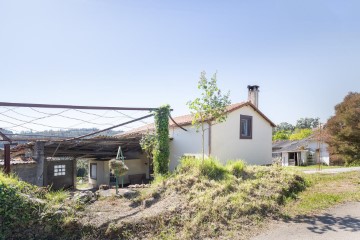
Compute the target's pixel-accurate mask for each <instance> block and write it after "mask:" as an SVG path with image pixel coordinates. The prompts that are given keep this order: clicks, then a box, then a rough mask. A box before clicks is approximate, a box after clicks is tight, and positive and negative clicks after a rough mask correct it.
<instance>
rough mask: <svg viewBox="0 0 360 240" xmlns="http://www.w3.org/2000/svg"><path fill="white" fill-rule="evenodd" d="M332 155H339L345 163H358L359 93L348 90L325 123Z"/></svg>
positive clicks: (359, 131)
mask: <svg viewBox="0 0 360 240" xmlns="http://www.w3.org/2000/svg"><path fill="white" fill-rule="evenodd" d="M325 129H326V132H327V133H328V135H329V136H328V137H327V138H326V139H325V141H326V142H327V143H328V144H329V152H330V155H331V156H332V157H340V158H342V159H344V160H345V162H346V164H347V165H357V164H360V93H355V92H350V93H349V94H348V95H347V96H346V97H345V98H344V100H343V102H341V103H339V104H338V105H336V106H335V116H333V117H331V118H330V119H329V120H328V122H327V123H326V127H325Z"/></svg>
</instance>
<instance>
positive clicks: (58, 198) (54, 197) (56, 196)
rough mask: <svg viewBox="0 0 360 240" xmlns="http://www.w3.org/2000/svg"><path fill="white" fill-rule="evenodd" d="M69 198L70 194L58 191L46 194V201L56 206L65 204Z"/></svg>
mask: <svg viewBox="0 0 360 240" xmlns="http://www.w3.org/2000/svg"><path fill="white" fill-rule="evenodd" d="M68 197H69V192H67V191H63V190H58V191H50V192H47V193H46V194H45V198H46V200H48V201H49V202H52V203H54V204H59V203H62V202H64V201H65V200H66V199H67V198H68Z"/></svg>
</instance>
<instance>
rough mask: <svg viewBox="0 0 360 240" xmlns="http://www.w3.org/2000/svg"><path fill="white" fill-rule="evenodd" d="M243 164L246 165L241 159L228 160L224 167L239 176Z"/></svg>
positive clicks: (241, 174)
mask: <svg viewBox="0 0 360 240" xmlns="http://www.w3.org/2000/svg"><path fill="white" fill-rule="evenodd" d="M245 166H246V163H245V162H244V161H242V160H238V161H229V162H228V163H227V164H226V168H227V169H228V171H229V172H230V173H231V174H232V175H234V176H235V177H237V178H240V177H242V176H243V173H244V170H245Z"/></svg>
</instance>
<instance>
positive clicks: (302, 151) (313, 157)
mask: <svg viewBox="0 0 360 240" xmlns="http://www.w3.org/2000/svg"><path fill="white" fill-rule="evenodd" d="M327 148H328V145H327V144H326V143H324V142H319V141H317V140H316V139H315V138H314V136H313V135H312V136H309V137H307V138H305V139H302V140H295V141H290V140H286V141H278V142H274V143H273V153H272V156H273V160H274V161H276V160H281V165H282V166H301V165H312V164H317V163H321V164H326V165H329V164H330V157H329V152H328V150H327Z"/></svg>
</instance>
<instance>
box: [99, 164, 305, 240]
mask: <svg viewBox="0 0 360 240" xmlns="http://www.w3.org/2000/svg"><path fill="white" fill-rule="evenodd" d="M305 185H306V183H305V181H304V179H303V178H301V177H300V176H299V175H297V174H296V173H292V172H288V171H286V170H284V169H282V168H279V167H259V166H258V167H255V166H245V164H244V163H243V162H241V161H238V162H233V163H231V164H228V165H227V166H222V165H221V164H219V163H218V162H216V161H215V160H213V159H209V160H205V162H204V163H201V161H200V160H194V159H191V158H189V159H184V160H183V161H182V163H181V166H180V168H179V169H178V171H177V172H176V173H174V174H173V175H171V176H168V177H166V178H158V179H157V180H156V182H155V183H154V184H153V185H152V188H151V189H148V190H147V191H145V192H144V193H143V194H142V195H141V196H140V197H139V198H138V199H135V200H134V201H135V202H136V201H138V202H144V201H147V200H148V199H152V198H157V199H158V200H157V204H159V203H160V202H162V201H170V200H169V199H172V201H173V200H174V198H177V199H178V200H177V201H178V205H177V207H176V208H174V209H172V210H170V211H168V212H165V213H163V214H162V215H160V216H159V215H158V216H155V217H147V218H146V220H144V221H142V222H137V223H133V222H132V223H129V224H124V219H122V220H121V221H118V222H112V223H111V225H109V227H108V229H107V230H106V233H107V236H112V237H114V238H116V237H119V238H134V237H138V238H144V237H147V238H153V239H202V238H218V237H222V238H227V239H234V238H236V239H245V238H247V237H248V234H249V233H250V232H251V231H250V230H251V229H252V226H255V225H257V224H258V223H260V222H262V221H263V219H264V218H267V217H272V216H278V215H279V214H280V213H281V211H280V210H281V206H282V205H283V204H284V203H285V202H286V199H288V198H291V197H295V196H296V194H297V193H298V192H300V191H302V190H303V189H304V188H305ZM134 226H135V227H134ZM124 233H126V235H125V234H124Z"/></svg>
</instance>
